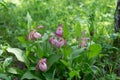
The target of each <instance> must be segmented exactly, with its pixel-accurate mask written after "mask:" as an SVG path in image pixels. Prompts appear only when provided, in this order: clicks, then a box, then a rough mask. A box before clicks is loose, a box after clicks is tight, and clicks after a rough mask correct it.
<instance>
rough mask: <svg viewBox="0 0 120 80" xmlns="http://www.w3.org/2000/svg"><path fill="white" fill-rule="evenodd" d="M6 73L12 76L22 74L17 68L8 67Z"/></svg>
mask: <svg viewBox="0 0 120 80" xmlns="http://www.w3.org/2000/svg"><path fill="white" fill-rule="evenodd" d="M7 72H9V73H12V74H22V73H23V71H22V70H20V69H18V68H14V67H10V68H8V69H7Z"/></svg>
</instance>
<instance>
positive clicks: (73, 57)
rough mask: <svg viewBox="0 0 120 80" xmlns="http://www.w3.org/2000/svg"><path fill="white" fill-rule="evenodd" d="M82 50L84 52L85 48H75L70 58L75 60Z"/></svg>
mask: <svg viewBox="0 0 120 80" xmlns="http://www.w3.org/2000/svg"><path fill="white" fill-rule="evenodd" d="M82 52H84V48H80V49H75V50H74V51H73V52H72V53H71V55H70V59H72V60H73V59H75V58H77V57H79V56H80V54H81V53H82Z"/></svg>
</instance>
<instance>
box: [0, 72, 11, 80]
mask: <svg viewBox="0 0 120 80" xmlns="http://www.w3.org/2000/svg"><path fill="white" fill-rule="evenodd" d="M1 79H2V80H4V79H5V80H11V79H10V78H9V77H8V75H7V74H2V73H0V80H1Z"/></svg>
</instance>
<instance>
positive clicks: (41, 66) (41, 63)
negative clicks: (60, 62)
mask: <svg viewBox="0 0 120 80" xmlns="http://www.w3.org/2000/svg"><path fill="white" fill-rule="evenodd" d="M46 62H47V61H46V58H43V59H41V60H40V61H39V62H38V64H37V65H36V69H37V70H38V69H40V70H41V71H43V72H45V71H46V70H47V64H46Z"/></svg>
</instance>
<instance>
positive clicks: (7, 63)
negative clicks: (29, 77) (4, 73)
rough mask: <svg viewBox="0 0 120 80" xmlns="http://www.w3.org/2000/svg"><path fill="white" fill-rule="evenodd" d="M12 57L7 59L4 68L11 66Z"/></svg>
mask: <svg viewBox="0 0 120 80" xmlns="http://www.w3.org/2000/svg"><path fill="white" fill-rule="evenodd" d="M12 60H13V59H12V57H8V58H6V59H5V61H4V62H3V68H6V67H7V66H9V65H10V64H11V62H12Z"/></svg>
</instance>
